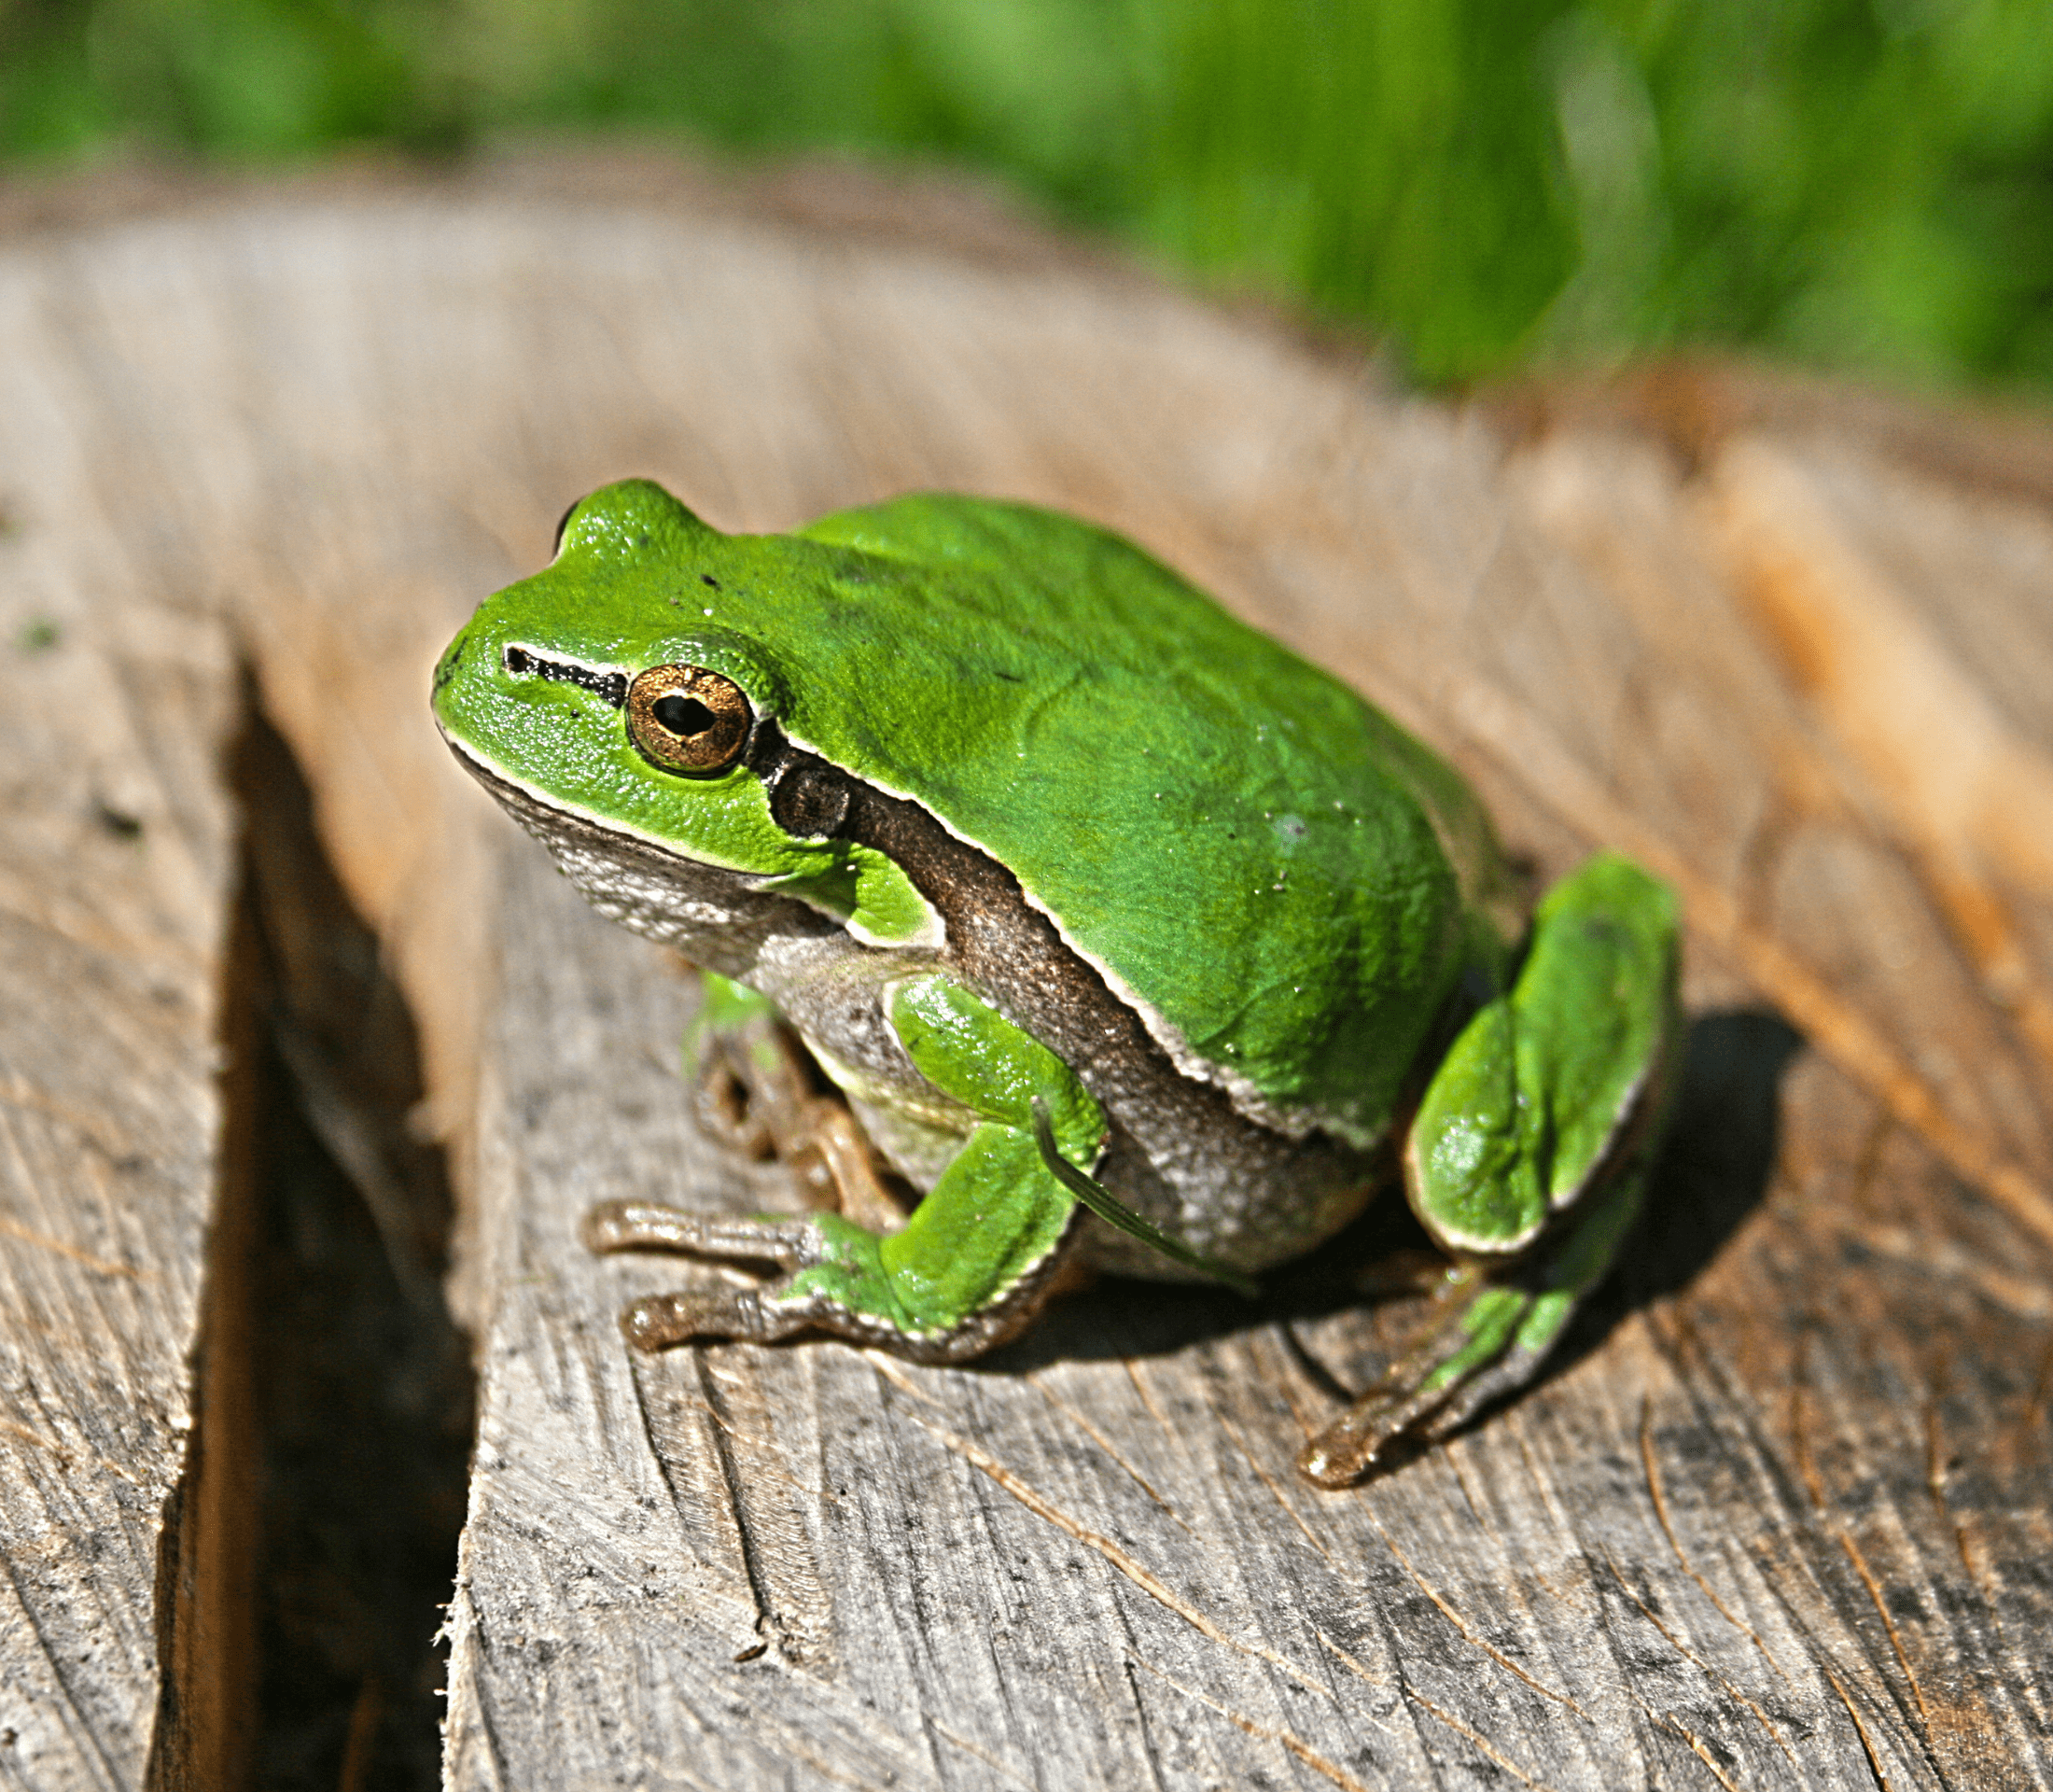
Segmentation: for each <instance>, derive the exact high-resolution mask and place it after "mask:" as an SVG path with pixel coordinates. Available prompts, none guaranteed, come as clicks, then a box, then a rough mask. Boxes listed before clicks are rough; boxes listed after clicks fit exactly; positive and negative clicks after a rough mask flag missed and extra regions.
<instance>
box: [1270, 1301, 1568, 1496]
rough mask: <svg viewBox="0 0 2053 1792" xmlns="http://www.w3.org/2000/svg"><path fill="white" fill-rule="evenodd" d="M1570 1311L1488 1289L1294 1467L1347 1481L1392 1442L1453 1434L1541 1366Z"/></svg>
mask: <svg viewBox="0 0 2053 1792" xmlns="http://www.w3.org/2000/svg"><path fill="white" fill-rule="evenodd" d="M1567 1317H1568V1314H1567V1312H1566V1311H1565V1310H1562V1309H1559V1308H1558V1307H1557V1305H1555V1304H1553V1303H1550V1304H1549V1306H1548V1308H1547V1310H1545V1311H1544V1312H1543V1311H1542V1310H1541V1303H1540V1302H1539V1301H1537V1300H1536V1299H1535V1298H1534V1297H1533V1296H1532V1295H1529V1294H1527V1293H1526V1292H1525V1291H1523V1290H1521V1289H1513V1288H1498V1289H1491V1290H1488V1291H1487V1292H1486V1293H1485V1294H1484V1295H1480V1296H1478V1297H1477V1299H1476V1300H1475V1301H1474V1302H1473V1303H1471V1305H1470V1306H1469V1308H1468V1309H1466V1310H1465V1311H1463V1312H1462V1313H1460V1314H1459V1315H1457V1316H1456V1318H1455V1320H1454V1321H1453V1322H1452V1323H1450V1324H1447V1325H1444V1326H1441V1327H1438V1328H1436V1330H1435V1332H1434V1335H1433V1337H1432V1339H1431V1340H1430V1341H1429V1342H1428V1343H1427V1344H1426V1346H1425V1347H1424V1348H1423V1349H1421V1350H1419V1351H1416V1352H1415V1353H1414V1354H1413V1355H1412V1356H1410V1357H1408V1358H1406V1359H1405V1361H1404V1362H1403V1363H1401V1364H1399V1365H1396V1367H1394V1368H1393V1369H1391V1371H1390V1374H1389V1375H1387V1376H1386V1377H1385V1378H1384V1379H1382V1380H1381V1381H1380V1382H1378V1383H1377V1384H1376V1387H1374V1388H1372V1389H1371V1390H1370V1391H1369V1392H1368V1393H1365V1394H1363V1395H1362V1397H1361V1399H1359V1400H1357V1401H1356V1402H1355V1403H1354V1405H1353V1406H1351V1407H1348V1410H1347V1411H1346V1412H1345V1413H1343V1414H1342V1415H1341V1416H1340V1417H1339V1418H1338V1419H1336V1420H1335V1421H1334V1422H1333V1423H1332V1424H1330V1425H1328V1426H1327V1427H1326V1429H1325V1430H1324V1431H1322V1432H1320V1434H1319V1435H1317V1436H1316V1437H1314V1438H1313V1439H1312V1440H1311V1441H1310V1442H1309V1443H1308V1444H1306V1446H1305V1448H1304V1449H1302V1450H1301V1451H1300V1452H1299V1453H1298V1458H1297V1466H1298V1470H1299V1472H1300V1473H1302V1474H1303V1475H1304V1476H1305V1477H1306V1479H1307V1480H1309V1481H1313V1482H1316V1483H1317V1484H1318V1485H1319V1486H1320V1487H1333V1488H1341V1487H1352V1486H1353V1485H1354V1483H1355V1482H1357V1481H1359V1480H1360V1479H1361V1478H1362V1477H1363V1476H1364V1475H1367V1474H1368V1473H1369V1472H1370V1471H1371V1470H1372V1469H1374V1468H1376V1466H1377V1465H1378V1463H1380V1462H1381V1461H1382V1460H1383V1459H1384V1458H1385V1457H1386V1456H1387V1455H1388V1454H1389V1452H1390V1447H1391V1446H1392V1445H1393V1444H1399V1443H1407V1442H1408V1443H1415V1444H1421V1443H1429V1442H1438V1441H1440V1440H1442V1439H1444V1438H1446V1437H1448V1436H1451V1435H1453V1434H1454V1433H1455V1432H1456V1431H1457V1430H1459V1428H1460V1427H1461V1426H1462V1425H1463V1424H1465V1423H1467V1422H1468V1421H1469V1420H1470V1419H1472V1418H1473V1417H1474V1416H1475V1415H1476V1414H1477V1413H1478V1412H1480V1411H1482V1410H1483V1408H1484V1407H1487V1406H1488V1405H1489V1404H1490V1403H1491V1402H1492V1401H1494V1400H1498V1399H1501V1398H1502V1397H1503V1396H1504V1395H1506V1394H1511V1393H1516V1392H1517V1391H1518V1390H1519V1389H1520V1388H1522V1387H1524V1386H1525V1385H1526V1384H1527V1383H1528V1382H1529V1381H1530V1380H1531V1379H1533V1377H1534V1376H1535V1375H1537V1374H1538V1373H1539V1371H1540V1365H1542V1364H1543V1362H1544V1361H1545V1360H1546V1355H1547V1351H1548V1349H1549V1348H1550V1346H1551V1345H1552V1343H1553V1340H1554V1337H1556V1336H1557V1332H1558V1330H1559V1327H1560V1325H1561V1324H1562V1323H1565V1322H1566V1320H1567ZM1542 1332H1543V1334H1544V1337H1539V1336H1537V1334H1539V1333H1542Z"/></svg>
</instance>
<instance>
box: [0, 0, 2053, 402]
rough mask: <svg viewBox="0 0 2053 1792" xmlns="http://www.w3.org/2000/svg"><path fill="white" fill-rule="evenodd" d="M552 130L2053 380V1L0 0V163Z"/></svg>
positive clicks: (1356, 277)
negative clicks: (766, 159)
mask: <svg viewBox="0 0 2053 1792" xmlns="http://www.w3.org/2000/svg"><path fill="white" fill-rule="evenodd" d="M538 129H563V130H577V131H582V132H590V131H593V130H633V131H637V132H641V133H647V132H649V131H650V130H658V131H674V132H679V133H688V134H689V135H691V136H692V137H694V138H696V139H698V140H700V141H701V142H707V143H712V144H715V145H719V146H723V147H728V148H731V149H733V150H735V151H739V152H749V153H760V152H764V151H778V150H782V151H792V150H820V149H834V150H843V151H852V152H857V153H862V154H868V155H877V156H887V157H900V158H905V157H915V158H919V159H922V160H925V161H939V162H944V163H955V164H967V165H971V166H974V167H978V168H982V169H985V170H987V171H991V172H993V173H995V174H997V175H999V176H1000V177H1002V178H1004V179H1006V180H1008V181H1010V182H1012V183H1013V184H1014V185H1015V186H1017V187H1018V188H1020V189H1023V190H1024V191H1026V193H1028V194H1030V195H1032V196H1034V197H1036V198H1037V199H1038V200H1039V201H1040V203H1042V204H1044V205H1045V206H1046V207H1047V208H1048V209H1050V210H1051V211H1052V212H1053V213H1054V214H1055V215H1056V216H1058V217H1063V218H1066V219H1069V220H1072V221H1075V222H1078V223H1082V224H1085V225H1088V226H1091V227H1094V228H1096V229H1099V230H1104V231H1110V232H1112V233H1114V234H1116V235H1118V236H1121V237H1124V238H1125V239H1126V240H1128V241H1130V242H1133V243H1135V244H1138V245H1141V246H1143V247H1144V248H1146V249H1147V250H1149V251H1151V252H1152V253H1154V254H1156V255H1157V256H1159V257H1161V258H1162V259H1165V260H1166V261H1167V262H1169V263H1171V264H1173V265H1177V266H1181V267H1184V268H1188V269H1192V270H1195V271H1197V272H1198V273H1202V274H1204V275H1206V276H1208V277H1210V278H1213V279H1216V280H1218V281H1220V282H1222V283H1224V284H1229V285H1233V286H1237V287H1242V288H1248V287H1252V288H1255V289H1258V290H1262V291H1265V292H1269V293H1273V294H1275V295H1278V296H1280V297H1282V298H1284V299H1286V300H1288V301H1292V302H1293V303H1295V304H1298V305H1300V306H1302V307H1304V308H1306V309H1307V310H1309V311H1311V312H1312V313H1314V314H1316V315H1320V316H1322V317H1324V318H1327V319H1330V320H1334V321H1337V322H1341V323H1345V324H1349V325H1354V326H1360V327H1362V328H1365V329H1370V330H1373V331H1375V332H1376V333H1377V334H1379V335H1383V336H1386V337H1387V338H1388V339H1389V340H1390V342H1391V343H1394V344H1395V345H1396V346H1397V348H1398V350H1399V352H1400V353H1401V354H1402V355H1403V357H1404V358H1405V360H1406V361H1407V362H1408V364H1409V365H1410V366H1411V367H1412V369H1413V370H1414V371H1416V372H1417V373H1418V374H1419V375H1420V376H1422V377H1424V378H1427V379H1432V380H1445V379H1461V378H1467V377H1471V376H1474V375H1478V374H1484V373H1488V372H1493V371H1501V369H1503V368H1505V367H1506V366H1508V365H1513V364H1518V363H1526V364H1532V363H1536V362H1537V363H1557V362H1562V361H1575V362H1587V361H1590V360H1599V361H1601V360H1606V359H1610V358H1613V357H1619V356H1623V355H1626V354H1629V353H1632V352H1635V351H1644V350H1650V349H1657V348H1662V347H1667V346H1672V345H1678V344H1684V343H1715V344H1738V345H1746V346H1753V347H1758V348H1762V349H1765V350H1767V351H1770V352H1774V353H1779V354H1782V355H1794V356H1796V357H1802V358H1805V359H1809V360H1810V361H1812V362H1815V363H1818V364H1822V365H1826V366H1830V367H1835V368H1841V369H1849V370H1855V371H1864V372H1869V373H1878V374H1882V375H1884V376H1888V377H1892V378H1895V379H1897V380H1902V381H1909V382H1913V383H1918V384H1943V383H1975V384H1980V385H2004V386H2010V387H2025V388H2037V389H2039V390H2041V391H2043V390H2045V389H2046V387H2048V386H2049V385H2053V312H2049V306H2048V301H2049V299H2053V0H0V156H4V157H6V158H7V159H8V160H10V161H12V162H13V163H14V164H15V165H17V166H20V165H23V164H31V163H34V164H49V163H51V162H63V161H76V160H78V159H81V158H91V157H93V156H95V155H99V154H105V153H109V152H111V151H115V150H119V149H120V148H123V147H131V146H134V145H136V144H138V143H140V144H142V145H146V146H148V147H152V148H154V149H156V150H158V151H160V152H161V151H163V150H165V149H172V150H180V151H185V152H189V153H192V154H196V155H200V156H204V157H209V158H217V159H227V160H232V161H276V160H280V159H290V158H304V157H309V156H314V155H317V154H319V153H320V152H322V151H323V150H325V149H328V148H329V147H332V146H336V145H342V144H352V143H358V144H360V143H363V142H366V141H385V142H391V143H396V144H398V145H402V146H407V147H412V148H415V149H418V150H421V151H423V152H427V153H440V154H447V153H456V152H460V151H461V150H463V149H464V148H465V147H467V146H469V145H471V144H474V143H476V142H479V141H480V140H482V139H486V138H489V137H491V136H493V135H495V134H499V133H514V132H524V133H531V132H534V131H536V130H538Z"/></svg>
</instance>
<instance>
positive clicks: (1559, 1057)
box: [1299, 854, 1682, 1487]
mask: <svg viewBox="0 0 2053 1792" xmlns="http://www.w3.org/2000/svg"><path fill="white" fill-rule="evenodd" d="M1678 956H1679V940H1678V922H1677V914H1676V904H1675V898H1674V896H1673V895H1672V894H1671V893H1670V891H1669V889H1668V888H1667V887H1666V886H1665V885H1663V884H1661V883H1659V882H1657V881H1656V880H1655V879H1654V878H1652V877H1650V876H1648V875H1647V874H1646V873H1645V872H1643V871H1641V869H1640V868H1639V867H1638V866H1637V865H1635V864H1633V863H1632V862H1631V861H1629V860H1627V859H1624V858H1621V857H1619V856H1617V855H1616V854H1603V855H1599V857H1597V858H1595V859H1592V860H1591V861H1588V862H1587V863H1586V864H1585V865H1584V866H1582V867H1581V868H1580V869H1579V870H1578V871H1576V872H1575V873H1574V874H1573V875H1571V876H1570V877H1568V878H1567V879H1565V880H1564V881H1563V882H1562V883H1560V884H1559V885H1557V886H1556V888H1555V889H1553V890H1551V891H1549V892H1548V894H1547V897H1546V899H1545V900H1544V901H1543V903H1541V904H1540V907H1539V910H1538V912H1537V913H1536V914H1535V916H1534V917H1533V936H1532V945H1531V948H1530V950H1529V952H1528V954H1527V958H1526V962H1525V964H1524V966H1523V968H1522V969H1521V971H1520V973H1519V975H1518V978H1517V981H1516V983H1515V986H1514V987H1513V988H1512V990H1511V993H1510V994H1509V995H1508V996H1501V997H1499V998H1497V999H1496V1000H1495V1001H1491V1002H1489V1003H1488V1004H1487V1005H1486V1006H1485V1007H1484V1008H1483V1009H1482V1010H1481V1011H1480V1012H1479V1013H1478V1014H1477V1015H1475V1016H1474V1018H1473V1019H1472V1020H1471V1021H1470V1023H1469V1024H1468V1026H1467V1027H1466V1028H1465V1029H1463V1030H1462V1032H1461V1034H1460V1036H1459V1038H1458V1039H1457V1040H1456V1041H1455V1043H1454V1045H1453V1047H1452V1049H1450V1050H1449V1052H1448V1053H1447V1056H1446V1057H1445V1059H1444V1060H1443V1062H1442V1063H1441V1065H1440V1067H1439V1069H1438V1070H1437V1071H1435V1073H1434V1075H1433V1079H1432V1083H1431V1085H1429V1086H1428V1088H1427V1091H1426V1095H1425V1099H1424V1100H1423V1101H1422V1102H1421V1103H1420V1104H1419V1110H1418V1115H1417V1117H1416V1119H1415V1120H1414V1122H1413V1126H1412V1130H1411V1136H1410V1140H1409V1142H1408V1145H1407V1149H1406V1151H1405V1159H1404V1180H1405V1192H1406V1194H1407V1195H1408V1196H1409V1197H1410V1200H1411V1204H1412V1207H1413V1209H1414V1211H1417V1213H1418V1217H1419V1219H1420V1220H1421V1221H1422V1222H1423V1223H1424V1224H1425V1226H1426V1229H1427V1230H1428V1231H1429V1232H1430V1233H1432V1236H1433V1239H1434V1241H1435V1242H1436V1243H1438V1244H1439V1245H1440V1246H1441V1247H1442V1248H1443V1249H1445V1250H1446V1251H1447V1252H1449V1253H1452V1254H1453V1255H1454V1256H1455V1257H1456V1258H1457V1260H1458V1264H1459V1267H1457V1268H1456V1269H1455V1270H1453V1271H1452V1272H1450V1276H1449V1283H1448V1286H1447V1288H1446V1289H1445V1298H1446V1299H1447V1301H1448V1304H1449V1307H1450V1311H1449V1313H1448V1316H1447V1318H1446V1319H1445V1321H1444V1322H1442V1323H1439V1324H1437V1325H1436V1326H1434V1327H1433V1329H1432V1332H1431V1333H1430V1335H1429V1336H1428V1337H1427V1339H1426V1341H1425V1342H1424V1343H1423V1344H1422V1345H1420V1346H1419V1347H1418V1349H1417V1350H1415V1351H1412V1352H1411V1353H1410V1354H1409V1355H1408V1356H1406V1357H1405V1358H1404V1360H1403V1361H1402V1362H1400V1363H1399V1364H1398V1365H1396V1366H1395V1367H1394V1368H1392V1369H1391V1371H1390V1374H1389V1375H1387V1376H1386V1377H1385V1378H1384V1379H1383V1380H1382V1382H1381V1383H1379V1384H1378V1385H1377V1386H1376V1388H1374V1389H1372V1390H1371V1391H1370V1392H1369V1393H1367V1394H1366V1395H1364V1396H1363V1397H1362V1399H1361V1400H1360V1401H1358V1402H1357V1403H1356V1405H1355V1406H1354V1407H1353V1408H1352V1409H1351V1410H1349V1411H1348V1413H1347V1414H1346V1415H1345V1416H1344V1417H1343V1418H1342V1419H1341V1420H1339V1421H1338V1422H1336V1423H1335V1424H1334V1425H1332V1426H1330V1427H1329V1428H1328V1429H1327V1430H1326V1431H1324V1432H1323V1433H1321V1434H1320V1435H1319V1436H1318V1437H1316V1438H1314V1439H1313V1440H1312V1442H1311V1443H1310V1444H1309V1445H1308V1446H1306V1449H1305V1452H1304V1454H1303V1455H1302V1456H1301V1457H1300V1458H1299V1466H1300V1467H1301V1468H1302V1469H1303V1470H1304V1472H1305V1473H1306V1475H1307V1476H1309V1477H1311V1478H1312V1479H1313V1480H1315V1481H1318V1482H1320V1484H1321V1485H1323V1486H1327V1487H1344V1486H1347V1485H1348V1483H1350V1482H1352V1481H1354V1480H1356V1479H1358V1478H1359V1477H1361V1476H1362V1474H1363V1473H1364V1472H1366V1471H1367V1469H1368V1468H1369V1467H1370V1466H1371V1465H1373V1464H1374V1463H1375V1462H1376V1457H1377V1455H1378V1453H1379V1452H1380V1451H1381V1450H1382V1449H1384V1448H1385V1447H1386V1446H1388V1445H1389V1444H1390V1442H1391V1441H1392V1440H1394V1439H1396V1438H1399V1437H1403V1436H1405V1435H1445V1433H1447V1432H1448V1431H1451V1430H1452V1429H1453V1428H1454V1427H1455V1426H1457V1425H1459V1423H1461V1422H1462V1421H1464V1420H1465V1419H1467V1418H1468V1417H1469V1416H1470V1415H1471V1414H1473V1413H1474V1412H1476V1411H1477V1410H1479V1409H1480V1408H1481V1407H1483V1406H1484V1405H1485V1404H1487V1402H1488V1401H1490V1400H1493V1399H1495V1398H1497V1397H1498V1396H1499V1395H1501V1394H1504V1393H1511V1392H1513V1391H1514V1390H1515V1389H1517V1388H1519V1387H1521V1386H1523V1385H1524V1384H1525V1383H1526V1382H1527V1381H1529V1380H1530V1379H1532V1377H1533V1375H1534V1374H1535V1373H1537V1371H1538V1369H1539V1367H1540V1365H1541V1363H1542V1362H1543V1359H1544V1358H1545V1356H1546V1354H1547V1352H1548V1351H1550V1350H1551V1349H1552V1348H1553V1347H1554V1344H1555V1342H1556V1340H1557V1339H1558V1338H1559V1337H1560V1335H1561V1333H1562V1331H1563V1330H1564V1328H1565V1327H1566V1326H1567V1324H1568V1322H1569V1319H1570V1316H1571V1314H1572V1313H1573V1312H1574V1310H1575V1308H1576V1306H1577V1304H1578V1303H1579V1302H1580V1301H1581V1300H1582V1299H1583V1297H1584V1296H1585V1295H1587V1294H1588V1293H1589V1292H1590V1290H1591V1289H1593V1288H1594V1287H1595V1286H1596V1285H1597V1284H1598V1282H1599V1281H1602V1280H1603V1277H1604V1274H1605V1272H1606V1271H1607V1270H1608V1269H1609V1267H1611V1263H1612V1259H1613V1256H1614V1255H1615V1254H1616V1253H1617V1249H1618V1245H1619V1242H1620V1241H1621V1239H1623V1238H1624V1237H1625V1235H1626V1233H1627V1230H1628V1229H1629V1227H1630V1225H1631V1224H1632V1221H1633V1219H1634V1217H1635V1216H1636V1215H1637V1213H1638V1211H1639V1207H1640V1199H1641V1192H1642V1190H1643V1188H1644V1185H1645V1181H1646V1172H1647V1168H1648V1164H1649V1161H1650V1160H1651V1158H1652V1155H1653V1154H1654V1151H1655V1147H1656V1145H1657V1144H1658V1142H1659V1133H1660V1126H1661V1121H1662V1118H1663V1115H1664V1113H1665V1110H1666V1107H1667V1103H1668V1099H1669V1091H1670V1086H1671V1085H1672V1082H1673V1077H1674V1071H1675V1068H1676V1064H1677V1060H1678V1058H1679V1057H1680V1053H1679V1050H1678V1046H1679V1043H1680V1039H1681V1033H1682V1021H1681V1014H1680V1010H1679V1008H1678V1006H1677V1000H1676V974H1677V961H1678Z"/></svg>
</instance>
